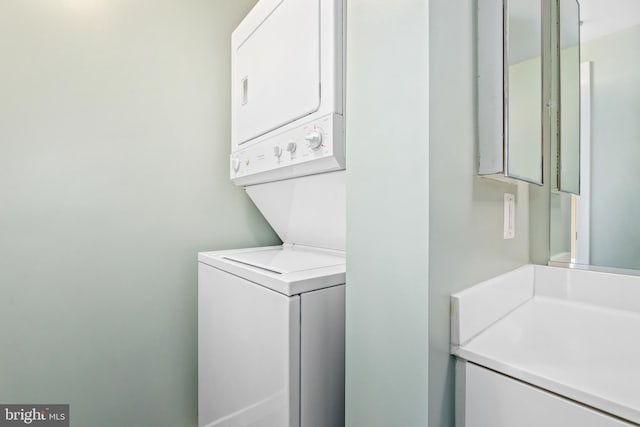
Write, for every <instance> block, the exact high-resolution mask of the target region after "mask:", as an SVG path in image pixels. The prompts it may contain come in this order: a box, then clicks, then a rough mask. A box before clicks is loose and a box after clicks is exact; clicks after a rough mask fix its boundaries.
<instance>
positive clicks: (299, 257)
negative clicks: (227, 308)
mask: <svg viewBox="0 0 640 427" xmlns="http://www.w3.org/2000/svg"><path fill="white" fill-rule="evenodd" d="M198 261H199V262H201V263H203V264H207V265H209V266H211V267H214V268H218V269H220V270H223V271H226V272H228V273H231V274H233V275H235V276H238V277H241V278H244V279H247V280H249V281H252V282H254V283H257V284H259V285H261V286H264V287H266V288H269V289H272V290H274V291H276V292H279V293H282V294H284V295H289V296H290V295H297V294H300V293H304V292H311V291H314V290H318V289H323V288H327V287H331V286H337V285H342V284H344V283H345V276H346V257H345V253H344V252H342V251H334V250H327V249H320V248H313V247H308V246H300V245H290V244H284V245H282V246H269V247H263V248H247V249H236V250H228V251H216V252H201V253H200V254H198Z"/></svg>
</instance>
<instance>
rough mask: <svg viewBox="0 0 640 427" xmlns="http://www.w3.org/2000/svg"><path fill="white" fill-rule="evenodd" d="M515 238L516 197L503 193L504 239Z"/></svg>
mask: <svg viewBox="0 0 640 427" xmlns="http://www.w3.org/2000/svg"><path fill="white" fill-rule="evenodd" d="M514 237H516V196H515V195H513V194H511V193H504V238H505V239H513V238H514Z"/></svg>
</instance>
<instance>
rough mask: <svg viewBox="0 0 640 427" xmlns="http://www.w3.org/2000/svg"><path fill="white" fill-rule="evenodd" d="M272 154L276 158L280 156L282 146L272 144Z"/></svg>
mask: <svg viewBox="0 0 640 427" xmlns="http://www.w3.org/2000/svg"><path fill="white" fill-rule="evenodd" d="M273 155H274V156H276V157H277V158H280V156H282V147H280V146H279V145H274V146H273Z"/></svg>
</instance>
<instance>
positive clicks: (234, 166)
mask: <svg viewBox="0 0 640 427" xmlns="http://www.w3.org/2000/svg"><path fill="white" fill-rule="evenodd" d="M231 168H232V169H233V170H234V171H235V172H238V169H240V159H238V158H234V159H231Z"/></svg>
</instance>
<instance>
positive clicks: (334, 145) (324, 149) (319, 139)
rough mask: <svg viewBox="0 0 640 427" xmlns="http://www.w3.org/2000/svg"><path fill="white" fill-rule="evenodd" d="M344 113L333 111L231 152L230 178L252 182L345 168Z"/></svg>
mask: <svg viewBox="0 0 640 427" xmlns="http://www.w3.org/2000/svg"><path fill="white" fill-rule="evenodd" d="M344 157H345V156H344V126H343V119H342V116H340V115H337V114H330V115H328V116H324V117H322V118H320V119H317V120H313V121H310V122H308V123H305V124H303V125H301V126H299V127H296V128H294V129H289V130H285V131H283V132H282V133H280V134H278V135H274V136H271V137H270V138H267V139H264V140H261V141H259V142H256V143H254V144H252V145H250V146H248V147H246V148H241V149H240V150H238V151H236V152H235V153H232V154H231V164H230V166H231V167H230V169H231V179H232V180H233V181H234V182H235V183H236V184H239V185H250V184H257V183H262V182H269V181H275V180H279V179H286V178H292V177H295V176H302V175H310V174H313V173H320V172H326V171H330V170H338V169H344V167H345V165H344Z"/></svg>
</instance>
